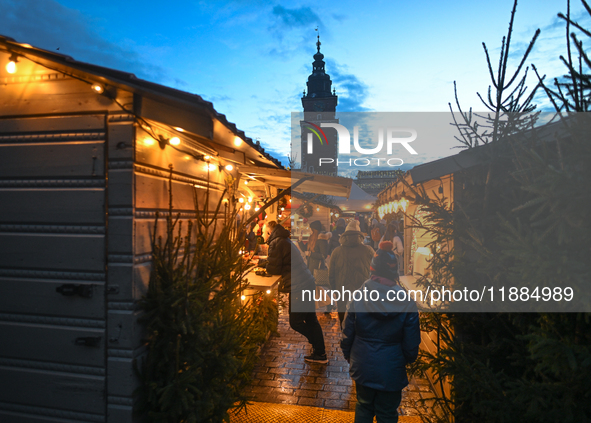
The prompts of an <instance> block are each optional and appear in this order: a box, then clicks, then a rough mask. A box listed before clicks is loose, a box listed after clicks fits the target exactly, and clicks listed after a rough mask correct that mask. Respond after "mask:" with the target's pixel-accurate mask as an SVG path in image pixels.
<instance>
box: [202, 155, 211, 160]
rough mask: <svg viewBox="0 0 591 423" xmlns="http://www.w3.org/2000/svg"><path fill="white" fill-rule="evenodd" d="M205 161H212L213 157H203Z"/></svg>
mask: <svg viewBox="0 0 591 423" xmlns="http://www.w3.org/2000/svg"><path fill="white" fill-rule="evenodd" d="M203 160H205V161H207V160H211V156H203Z"/></svg>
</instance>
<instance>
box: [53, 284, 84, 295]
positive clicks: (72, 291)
mask: <svg viewBox="0 0 591 423" xmlns="http://www.w3.org/2000/svg"><path fill="white" fill-rule="evenodd" d="M55 291H56V292H59V293H60V294H62V295H64V296H66V297H70V296H72V295H79V296H81V297H84V298H92V291H93V289H92V285H75V284H73V283H65V284H63V285H62V286H58V287H57V288H55Z"/></svg>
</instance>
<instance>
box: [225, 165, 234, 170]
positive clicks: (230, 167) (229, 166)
mask: <svg viewBox="0 0 591 423" xmlns="http://www.w3.org/2000/svg"><path fill="white" fill-rule="evenodd" d="M226 170H227V171H228V172H231V171H233V170H234V166H232V165H231V164H229V165H226Z"/></svg>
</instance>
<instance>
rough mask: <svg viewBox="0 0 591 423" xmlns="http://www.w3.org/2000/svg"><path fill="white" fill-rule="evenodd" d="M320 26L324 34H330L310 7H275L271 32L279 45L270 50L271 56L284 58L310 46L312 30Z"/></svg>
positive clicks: (272, 14)
mask: <svg viewBox="0 0 591 423" xmlns="http://www.w3.org/2000/svg"><path fill="white" fill-rule="evenodd" d="M316 27H318V28H319V29H320V30H321V32H322V33H323V34H324V35H327V34H328V31H327V30H326V28H325V26H324V23H323V22H322V19H320V17H319V16H318V15H317V14H316V13H315V12H314V11H313V10H312V9H311V8H310V7H304V6H302V7H299V8H295V9H288V8H285V7H283V6H281V5H277V6H275V7H273V9H272V11H271V24H270V25H269V28H268V29H269V32H270V33H271V35H272V36H273V38H275V41H276V42H277V43H278V45H276V46H274V47H272V48H271V49H270V51H269V54H270V55H271V56H276V57H279V58H284V57H287V56H289V55H290V54H293V53H294V52H295V51H305V50H307V49H309V48H310V46H311V40H312V31H313V30H314V29H315V28H316Z"/></svg>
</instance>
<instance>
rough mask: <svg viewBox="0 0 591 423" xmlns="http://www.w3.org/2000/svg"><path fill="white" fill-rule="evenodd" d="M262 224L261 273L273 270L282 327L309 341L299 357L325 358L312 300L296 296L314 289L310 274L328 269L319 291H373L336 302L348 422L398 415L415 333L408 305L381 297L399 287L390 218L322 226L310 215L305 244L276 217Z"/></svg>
mask: <svg viewBox="0 0 591 423" xmlns="http://www.w3.org/2000/svg"><path fill="white" fill-rule="evenodd" d="M265 226H266V230H267V232H268V235H267V237H266V243H267V244H268V246H269V249H268V258H267V273H270V274H274V275H281V280H280V284H279V291H280V292H282V293H284V294H286V295H287V299H288V304H289V308H288V310H289V324H290V327H291V328H292V329H293V330H295V331H296V332H299V333H301V334H302V335H304V336H305V337H306V339H307V340H308V342H309V343H310V344H311V346H312V350H311V352H310V354H309V355H306V356H305V357H304V360H305V361H307V362H310V363H320V364H326V363H328V356H327V354H326V348H325V343H324V335H323V333H322V327H321V326H320V323H319V321H318V318H317V315H316V311H317V310H316V303H315V302H314V301H305V300H304V298H303V291H304V290H312V291H314V290H315V289H316V287H317V285H318V284H319V280H317V279H321V278H324V276H325V275H328V278H327V279H328V280H327V281H323V282H324V283H327V285H324V287H326V288H327V289H333V290H340V289H343V288H344V289H346V290H349V291H354V290H360V289H361V290H363V289H369V290H373V291H375V292H377V295H378V297H377V298H376V297H372V299H368V298H367V297H365V298H364V297H362V298H361V299H360V300H357V299H352V300H351V301H344V300H342V301H338V302H337V304H336V307H337V313H338V318H339V323H340V327H341V330H342V340H341V348H342V351H343V355H344V357H345V359H346V360H347V362H349V364H350V367H349V371H350V374H351V378H352V379H353V380H354V381H355V384H356V392H357V405H356V410H355V422H357V423H364V422H372V421H373V418H374V416H376V417H377V419H378V422H396V421H398V414H397V408H398V406H399V404H400V401H401V391H402V389H403V388H404V387H405V386H406V385H408V379H407V375H406V369H405V366H406V364H408V363H411V362H413V361H414V360H415V359H416V358H417V355H418V349H419V344H420V340H421V338H420V328H419V317H418V311H417V306H416V304H415V303H414V302H413V301H412V300H410V299H409V300H408V301H402V302H401V301H391V300H389V299H390V298H393V297H392V295H391V294H392V292H390V291H395V292H394V294H395V293H396V292H398V291H400V290H403V289H404V288H403V287H402V286H401V284H400V277H399V276H400V267H401V266H400V265H399V263H402V258H403V251H404V248H403V238H402V234H401V233H400V232H399V227H398V224H397V222H390V223H387V222H385V221H378V220H377V219H373V220H372V221H371V222H370V223H369V224H368V222H366V221H365V219H363V218H356V219H351V220H350V221H349V222H348V223H347V222H346V221H345V220H344V219H342V218H341V219H338V220H337V221H336V224H335V227H334V229H333V230H332V231H331V232H328V231H326V229H325V228H324V227H323V225H322V223H321V222H320V221H318V220H316V221H313V222H312V223H310V225H309V226H310V229H311V235H310V237H309V239H308V241H307V243H304V242H302V241H301V240H299V242H296V243H294V242H292V240H291V234H290V231H289V230H287V229H286V228H284V227H283V226H281V225H278V224H277V223H276V222H268V223H267V224H266V225H265ZM314 275H316V278H315V276H314ZM330 311H331V310H330V309H328V310H326V312H330Z"/></svg>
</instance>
